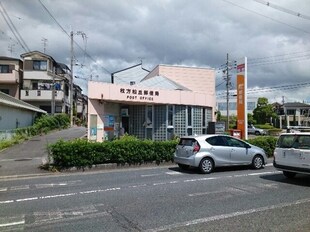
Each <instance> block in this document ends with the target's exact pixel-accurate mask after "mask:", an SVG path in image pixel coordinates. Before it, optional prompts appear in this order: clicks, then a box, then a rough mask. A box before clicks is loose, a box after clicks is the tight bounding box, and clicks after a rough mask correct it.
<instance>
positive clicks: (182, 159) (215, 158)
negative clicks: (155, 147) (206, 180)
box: [174, 134, 267, 173]
mask: <svg viewBox="0 0 310 232" xmlns="http://www.w3.org/2000/svg"><path fill="white" fill-rule="evenodd" d="M174 162H175V163H177V164H178V165H179V167H180V168H182V169H187V168H189V167H198V168H199V169H200V171H201V172H202V173H211V172H212V171H213V169H214V168H215V167H223V166H234V165H236V166H237V165H252V166H253V168H255V169H260V168H263V167H264V165H265V164H266V163H267V156H266V153H265V151H264V150H263V149H262V148H259V147H256V146H254V145H251V144H249V143H247V142H244V141H242V140H240V139H237V138H234V137H232V136H228V135H217V134H212V135H210V134H209V135H198V136H184V137H181V138H180V142H179V144H178V145H177V147H176V151H175V154H174Z"/></svg>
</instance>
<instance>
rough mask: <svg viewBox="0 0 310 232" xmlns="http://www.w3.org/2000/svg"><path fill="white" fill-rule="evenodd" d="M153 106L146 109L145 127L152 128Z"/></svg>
mask: <svg viewBox="0 0 310 232" xmlns="http://www.w3.org/2000/svg"><path fill="white" fill-rule="evenodd" d="M152 122H153V106H147V107H146V127H153V126H152Z"/></svg>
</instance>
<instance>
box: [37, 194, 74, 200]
mask: <svg viewBox="0 0 310 232" xmlns="http://www.w3.org/2000/svg"><path fill="white" fill-rule="evenodd" d="M76 194H77V193H66V194H57V195H51V196H43V197H40V199H49V198H58V197H69V196H74V195H76Z"/></svg>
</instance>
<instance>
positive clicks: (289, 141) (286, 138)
mask: <svg viewBox="0 0 310 232" xmlns="http://www.w3.org/2000/svg"><path fill="white" fill-rule="evenodd" d="M277 147H279V148H296V149H310V136H309V135H295V134H292V135H281V136H280V138H279V139H278V142H277Z"/></svg>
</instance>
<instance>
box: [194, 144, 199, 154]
mask: <svg viewBox="0 0 310 232" xmlns="http://www.w3.org/2000/svg"><path fill="white" fill-rule="evenodd" d="M199 150H200V146H199V144H198V143H195V144H194V148H193V152H198V151H199Z"/></svg>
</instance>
